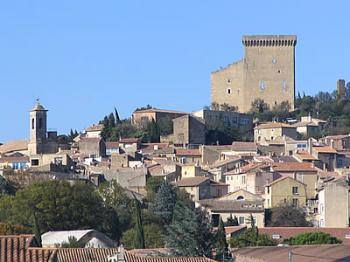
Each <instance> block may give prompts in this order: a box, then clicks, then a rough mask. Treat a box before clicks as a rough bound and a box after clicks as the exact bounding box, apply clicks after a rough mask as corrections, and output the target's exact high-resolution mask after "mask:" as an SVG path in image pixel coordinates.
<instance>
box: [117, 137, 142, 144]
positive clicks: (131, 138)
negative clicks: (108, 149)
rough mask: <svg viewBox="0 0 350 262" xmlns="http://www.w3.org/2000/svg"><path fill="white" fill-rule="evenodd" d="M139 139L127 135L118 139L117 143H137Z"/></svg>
mask: <svg viewBox="0 0 350 262" xmlns="http://www.w3.org/2000/svg"><path fill="white" fill-rule="evenodd" d="M139 141H140V139H139V138H136V137H129V138H122V139H120V140H119V143H123V144H129V143H132V144H133V143H138V142H139Z"/></svg>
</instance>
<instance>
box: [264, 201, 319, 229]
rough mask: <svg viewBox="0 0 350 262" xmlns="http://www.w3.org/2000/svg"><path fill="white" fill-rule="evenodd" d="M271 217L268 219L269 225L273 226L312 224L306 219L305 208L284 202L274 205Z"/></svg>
mask: <svg viewBox="0 0 350 262" xmlns="http://www.w3.org/2000/svg"><path fill="white" fill-rule="evenodd" d="M270 211H271V219H270V220H267V221H266V224H267V226H271V227H307V226H312V224H311V223H310V222H308V221H307V220H306V214H305V212H304V210H303V209H301V208H298V207H295V206H293V205H291V204H283V205H280V206H278V207H274V208H272V209H271V210H270Z"/></svg>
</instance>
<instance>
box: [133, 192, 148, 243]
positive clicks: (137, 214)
mask: <svg viewBox="0 0 350 262" xmlns="http://www.w3.org/2000/svg"><path fill="white" fill-rule="evenodd" d="M133 202H134V219H135V221H136V223H135V227H134V229H135V235H134V246H135V248H138V249H140V248H141V249H142V248H145V237H144V232H143V224H142V216H141V205H140V202H139V201H138V200H137V199H136V197H135V198H134V201H133Z"/></svg>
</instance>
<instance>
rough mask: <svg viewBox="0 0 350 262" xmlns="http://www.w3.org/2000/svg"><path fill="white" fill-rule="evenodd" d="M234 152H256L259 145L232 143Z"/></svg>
mask: <svg viewBox="0 0 350 262" xmlns="http://www.w3.org/2000/svg"><path fill="white" fill-rule="evenodd" d="M232 150H233V151H253V152H256V151H257V150H258V147H257V145H256V144H255V143H254V142H239V141H237V142H233V143H232Z"/></svg>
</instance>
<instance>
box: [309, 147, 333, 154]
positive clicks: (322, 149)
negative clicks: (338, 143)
mask: <svg viewBox="0 0 350 262" xmlns="http://www.w3.org/2000/svg"><path fill="white" fill-rule="evenodd" d="M312 149H313V150H315V151H316V152H318V153H325V154H329V153H330V154H336V153H337V150H335V149H334V148H332V147H330V146H318V147H316V146H315V147H313V148H312Z"/></svg>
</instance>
